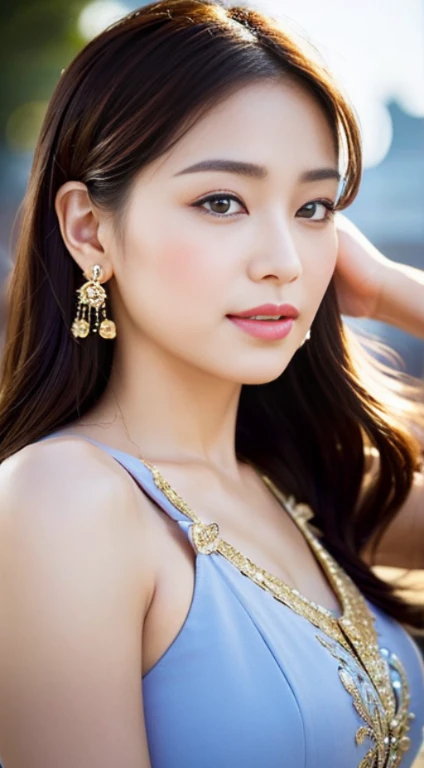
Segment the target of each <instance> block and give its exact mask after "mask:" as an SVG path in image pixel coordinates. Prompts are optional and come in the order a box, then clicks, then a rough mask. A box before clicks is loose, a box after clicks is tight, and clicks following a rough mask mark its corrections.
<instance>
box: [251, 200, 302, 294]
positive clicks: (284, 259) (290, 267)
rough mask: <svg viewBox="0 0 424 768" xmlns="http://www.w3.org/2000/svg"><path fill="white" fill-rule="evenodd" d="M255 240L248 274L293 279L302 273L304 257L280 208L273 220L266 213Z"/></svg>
mask: <svg viewBox="0 0 424 768" xmlns="http://www.w3.org/2000/svg"><path fill="white" fill-rule="evenodd" d="M254 242H255V245H254V255H253V256H252V258H251V259H250V261H249V277H250V278H251V279H252V280H255V281H257V282H258V281H262V280H263V279H267V280H274V281H277V282H279V283H292V282H294V281H295V280H297V279H298V278H299V277H300V275H301V274H302V261H301V259H300V256H299V249H298V247H297V246H296V243H295V241H294V238H293V233H292V231H291V229H290V223H289V221H288V220H287V218H286V217H282V216H281V210H280V213H279V214H278V215H275V216H274V217H273V218H272V220H271V217H267V220H266V221H264V222H263V223H262V224H261V231H260V232H259V230H258V231H257V233H256V234H255V241H254Z"/></svg>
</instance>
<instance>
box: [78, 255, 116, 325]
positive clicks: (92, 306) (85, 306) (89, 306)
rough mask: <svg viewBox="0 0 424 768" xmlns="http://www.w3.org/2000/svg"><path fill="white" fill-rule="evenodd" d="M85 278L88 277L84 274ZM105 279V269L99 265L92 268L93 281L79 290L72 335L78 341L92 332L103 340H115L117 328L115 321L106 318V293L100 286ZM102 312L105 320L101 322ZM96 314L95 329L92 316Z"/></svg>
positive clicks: (89, 281)
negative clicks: (103, 278)
mask: <svg viewBox="0 0 424 768" xmlns="http://www.w3.org/2000/svg"><path fill="white" fill-rule="evenodd" d="M84 277H88V275H87V274H86V273H85V272H84ZM102 277H103V269H102V267H101V266H100V265H99V264H95V265H94V267H92V268H91V279H90V280H88V281H87V282H86V283H84V285H82V286H81V288H78V290H77V294H78V307H77V314H76V317H75V320H74V322H73V323H72V328H71V330H72V333H73V335H74V337H75V338H76V339H78V338H80V339H85V337H86V336H88V334H89V333H90V331H91V330H92V332H93V333H99V335H100V336H101V337H102V338H103V339H114V338H115V336H116V326H115V323H114V322H113V320H109V319H108V317H107V316H106V307H105V304H106V298H107V297H106V291H105V289H104V288H103V287H102V286H101V285H100V280H101V279H102ZM100 310H101V311H102V317H103V320H102V321H101V322H100ZM93 313H94V317H95V320H94V327H93V328H92V327H91V323H92V314H93Z"/></svg>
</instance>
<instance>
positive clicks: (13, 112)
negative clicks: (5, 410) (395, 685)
mask: <svg viewBox="0 0 424 768" xmlns="http://www.w3.org/2000/svg"><path fill="white" fill-rule="evenodd" d="M145 4H146V3H143V2H140V0H138V1H137V2H133V1H132V0H125V1H124V0H119V2H112V1H108V0H96V1H95V2H87V0H74V2H69V0H14V1H13V3H8V4H7V5H5V7H3V8H2V23H1V33H0V34H1V40H0V42H1V45H0V72H1V73H2V79H1V82H0V346H1V340H2V332H3V330H4V323H5V317H6V307H5V300H4V299H5V295H4V290H5V286H6V279H7V274H8V271H9V269H10V265H11V263H12V259H13V246H12V243H11V230H12V224H13V221H14V217H15V215H16V213H17V209H18V206H19V204H20V202H21V200H22V197H23V194H24V191H25V187H26V183H27V179H28V174H29V170H30V165H31V160H32V153H33V149H34V145H35V142H36V139H37V135H38V132H39V128H40V124H41V120H42V118H43V115H44V112H45V109H46V105H47V102H48V100H49V97H50V95H51V94H52V91H53V89H54V87H55V85H56V83H57V81H58V79H59V77H60V74H61V70H62V69H63V68H65V67H66V66H67V64H68V63H69V62H70V60H71V59H72V58H73V57H74V56H75V55H76V53H77V52H78V51H79V49H80V48H81V47H82V46H83V45H85V43H87V42H88V41H89V40H90V39H91V38H92V37H94V36H95V35H96V34H98V33H99V32H101V30H102V29H104V28H105V27H106V26H108V25H109V24H111V23H112V22H115V21H117V20H118V19H119V18H121V17H122V16H124V15H125V14H126V13H128V12H129V11H131V10H134V9H136V8H138V7H140V6H141V5H145ZM224 4H225V5H227V4H228V5H230V4H231V5H233V4H235V3H233V2H231V3H230V2H229V3H227V2H224ZM239 4H240V5H250V3H248V2H240V3H239ZM251 4H252V5H253V6H254V7H256V8H258V9H261V10H262V9H263V10H265V11H267V12H268V13H270V14H271V15H272V16H274V17H276V18H278V19H281V21H283V22H284V23H285V24H287V26H288V27H289V28H290V29H291V30H292V31H293V32H295V33H297V34H298V35H300V36H302V37H304V38H306V39H307V40H308V42H309V43H312V45H313V46H314V47H315V49H316V50H317V52H318V54H319V55H320V56H321V57H322V58H323V59H324V60H325V62H326V63H327V65H328V66H329V67H330V68H331V69H332V71H333V72H334V74H335V76H336V79H337V80H338V82H339V84H340V85H341V87H342V88H343V90H344V91H345V93H346V94H347V95H348V97H349V99H350V100H351V102H352V104H353V106H354V109H355V111H356V114H357V117H358V119H359V122H360V125H361V128H362V136H363V148H364V161H365V169H364V174H363V181H362V186H361V189H360V192H359V195H358V197H357V199H356V200H355V202H354V203H353V204H352V206H351V207H350V208H349V209H348V210H347V211H346V214H347V215H348V217H349V218H351V219H352V221H354V223H355V224H357V225H358V226H359V228H360V229H361V230H362V231H363V232H364V233H365V235H366V236H367V237H369V238H370V239H371V240H372V242H373V243H374V244H375V245H376V246H377V248H379V249H380V250H381V251H382V252H383V253H384V254H385V255H387V256H388V257H389V258H391V259H393V260H395V261H399V262H403V263H405V264H411V265H413V266H416V267H419V268H421V269H424V0H403V2H402V3H400V2H399V0H355V2H351V1H350V0H343V1H341V0H320V2H316V0H301V1H300V2H299V0H255V2H254V3H251ZM345 320H346V322H347V323H348V324H349V325H351V326H352V327H353V328H358V329H360V330H363V331H365V332H367V333H370V334H372V335H374V336H376V337H377V338H378V339H379V340H381V341H383V342H384V343H387V344H389V345H390V346H391V347H392V348H393V349H395V350H396V352H397V353H398V354H399V355H400V358H401V360H402V361H403V363H402V365H403V367H404V370H405V371H407V372H408V373H411V374H413V375H415V376H418V377H421V378H424V342H423V341H422V340H420V339H418V338H417V337H414V336H412V335H409V334H406V333H403V332H402V331H399V330H397V329H395V328H392V327H390V326H388V325H385V324H383V323H377V322H376V321H372V320H363V319H359V320H353V319H349V318H345ZM379 570H380V569H379ZM381 570H386V569H381ZM386 575H387V577H389V576H390V577H393V578H395V577H396V578H400V577H402V574H401V573H398V572H391V573H390V574H389V572H388V571H387V573H386ZM420 575H421V574H419V573H416V575H415V576H414V578H417V577H420ZM423 594H424V593H423Z"/></svg>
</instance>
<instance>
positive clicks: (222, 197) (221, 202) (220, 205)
mask: <svg viewBox="0 0 424 768" xmlns="http://www.w3.org/2000/svg"><path fill="white" fill-rule="evenodd" d="M229 201H234V202H236V203H239V204H240V205H241V206H243V203H242V202H241V200H239V199H238V197H236V196H235V195H228V194H224V193H223V192H222V193H217V194H215V195H208V197H204V198H202V200H198V201H197V203H193V208H200V209H201V210H202V211H203V213H206V214H207V215H209V216H218V218H221V219H223V218H224V219H229V218H231V216H235V215H236V214H237V213H240V211H235V212H233V213H231V214H230V215H229V216H227V215H226V214H227V213H228V202H229ZM206 203H210V204H211V205H213V206H214V207H215V208H217V209H218V210H215V211H214V210H207V209H205V208H203V206H204V205H205V204H206ZM243 208H244V206H243ZM245 210H246V209H245Z"/></svg>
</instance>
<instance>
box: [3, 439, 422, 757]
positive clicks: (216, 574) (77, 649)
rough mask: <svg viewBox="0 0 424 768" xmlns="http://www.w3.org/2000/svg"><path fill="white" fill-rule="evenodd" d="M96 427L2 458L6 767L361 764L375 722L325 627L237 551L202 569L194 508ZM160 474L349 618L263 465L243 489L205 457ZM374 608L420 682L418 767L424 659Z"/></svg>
mask: <svg viewBox="0 0 424 768" xmlns="http://www.w3.org/2000/svg"><path fill="white" fill-rule="evenodd" d="M85 432H86V430H85V429H83V428H81V429H80V435H81V437H79V436H78V435H79V430H78V427H77V426H75V425H74V426H73V428H70V429H68V430H63V431H62V432H58V433H57V435H56V436H55V439H47V440H46V441H41V442H40V443H36V444H34V445H31V446H28V447H27V448H25V449H23V450H22V451H21V452H19V453H18V454H16V455H15V456H14V457H11V458H10V459H9V460H7V461H6V462H5V463H4V465H3V466H2V472H1V482H2V488H1V490H2V499H3V509H4V510H7V511H8V515H7V516H6V515H4V514H3V516H2V518H1V528H2V530H1V534H2V535H1V536H0V542H1V544H0V555H1V562H2V563H3V574H4V576H5V580H6V583H12V584H13V590H10V589H9V590H6V591H5V593H4V594H5V597H6V600H5V601H3V603H2V607H1V626H2V641H1V642H2V646H1V647H2V654H1V659H2V664H0V670H1V672H0V677H1V679H2V683H3V686H2V695H1V698H0V702H1V707H2V718H1V720H0V722H1V723H2V724H3V725H2V726H0V740H1V743H2V752H3V759H4V760H6V763H5V765H6V768H7V766H8V765H10V766H12V768H14V767H15V766H17V767H18V766H20V765H23V766H26V765H27V764H28V765H29V764H30V761H32V763H31V764H32V765H35V766H38V765H39V766H40V768H41V766H43V768H47V766H50V765H51V766H53V765H57V764H58V763H59V762H60V764H61V765H62V766H64V768H65V766H66V765H68V764H69V765H70V766H71V765H75V764H78V765H81V766H84V765H90V766H94V765H99V766H100V765H101V766H106V765H110V766H113V765H122V766H125V768H126V767H127V766H128V768H131V767H132V766H134V767H135V766H146V768H148V767H149V766H150V765H152V766H155V768H156V767H157V768H162V766H163V768H168V767H169V768H171V766H174V765H175V766H179V765H181V764H184V765H187V766H189V765H190V766H191V765H192V766H193V768H194V766H197V765H199V764H200V761H201V764H202V765H204V766H209V765H210V766H211V767H212V766H213V765H216V764H217V762H219V763H220V764H221V765H223V766H227V765H228V766H232V765H234V764H237V761H238V760H240V764H243V765H245V766H252V768H253V766H255V765H257V764H258V760H259V759H260V756H262V759H263V760H264V764H265V765H267V766H268V768H271V767H272V768H273V766H278V765H280V764H281V760H282V759H283V758H284V759H285V760H288V761H289V762H290V765H296V766H297V765H305V766H311V768H312V766H317V765H322V766H324V765H325V766H328V765H329V764H330V763H329V762H328V761H329V760H330V759H331V760H332V761H333V762H332V763H331V765H334V766H336V765H339V764H340V763H339V762H338V761H339V760H340V759H341V756H343V760H344V762H343V765H344V766H345V767H346V768H350V766H352V768H357V766H358V765H359V758H360V757H363V756H364V754H365V752H366V750H367V749H369V747H370V743H368V742H367V741H365V743H364V745H362V746H361V747H358V746H357V745H355V743H354V736H355V733H356V730H357V729H358V728H359V727H360V726H361V724H362V725H363V721H361V718H360V717H359V715H358V714H357V713H356V712H355V709H354V706H353V702H352V701H351V699H350V697H349V696H348V694H347V693H346V691H345V690H344V688H343V686H342V685H341V683H340V681H339V680H338V676H337V673H336V668H337V665H336V662H335V660H334V659H332V657H331V656H329V655H328V652H327V651H324V652H323V651H322V650H321V651H320V649H319V646H318V645H317V642H316V639H315V638H314V636H315V637H316V630H315V627H314V626H313V625H312V624H310V623H309V622H308V621H307V620H305V619H304V618H303V617H300V618H299V616H297V615H296V614H295V613H294V612H292V611H291V610H290V609H287V608H286V607H285V606H284V605H282V604H281V603H279V602H275V601H272V599H271V600H269V597H270V596H269V595H267V594H266V593H265V592H263V591H262V589H260V588H259V587H257V586H256V585H254V584H252V583H249V579H246V578H245V577H244V576H242V575H241V574H239V573H238V571H237V570H236V569H234V568H232V567H230V568H228V563H226V561H225V560H224V558H222V557H221V556H220V555H216V556H214V557H215V560H214V561H213V562H212V560H213V558H212V557H211V556H209V557H207V556H204V555H197V564H196V556H195V552H194V550H193V546H192V545H191V544H190V539H189V537H188V535H187V532H188V527H187V526H186V525H181V524H180V525H177V524H176V523H175V521H176V520H184V515H182V514H181V512H178V510H177V509H176V508H175V507H174V508H172V506H170V505H168V506H167V503H166V497H165V496H163V495H161V494H159V495H158V494H157V491H156V496H155V488H154V484H153V482H152V481H151V478H150V477H149V472H148V470H146V468H145V467H143V466H142V464H141V462H140V461H138V460H137V459H136V458H135V457H132V456H130V455H129V454H127V453H125V452H123V451H121V450H119V449H116V448H115V449H114V448H108V447H107V446H105V445H103V446H102V444H101V443H99V444H98V445H96V444H95V442H94V444H92V443H91V442H89V440H90V438H89V440H87V439H81V438H82V437H83V436H84V433H85ZM101 447H103V449H105V448H106V449H107V450H106V451H105V450H101ZM160 469H161V472H163V474H164V476H165V477H166V479H167V480H168V481H169V482H170V484H171V486H173V487H174V488H176V489H178V492H179V494H180V495H181V496H182V497H183V498H184V500H185V501H186V502H187V503H188V504H189V507H190V508H191V509H194V510H197V512H198V513H199V516H200V517H201V519H202V520H203V521H205V522H208V523H209V522H211V521H215V522H217V523H218V525H219V528H220V533H221V535H222V537H223V538H224V539H225V540H226V541H229V542H230V543H231V544H232V545H233V546H236V547H237V549H238V550H240V551H241V552H242V553H243V554H244V555H246V556H247V557H249V558H250V559H251V560H252V561H253V562H254V563H256V564H258V565H260V566H261V567H262V568H264V569H266V570H267V571H269V572H270V573H272V574H273V575H274V576H276V577H277V578H279V579H281V580H282V581H283V582H284V583H285V584H288V585H290V586H292V587H296V588H297V589H298V590H299V592H300V593H301V594H302V595H304V596H305V597H307V598H308V599H310V600H312V601H314V602H316V603H318V604H319V605H321V606H323V607H324V608H327V609H329V610H330V611H331V612H332V613H334V614H335V615H336V616H338V615H340V614H341V605H340V601H339V598H338V597H337V595H336V594H335V592H334V589H333V588H332V587H331V586H330V584H329V581H328V578H327V577H326V574H325V572H324V571H323V569H322V568H321V567H320V565H319V563H318V562H317V559H316V557H315V556H314V554H313V553H312V552H311V549H310V547H309V546H308V544H307V542H306V541H305V538H304V536H303V534H302V533H301V532H300V531H299V529H298V527H297V525H296V524H295V523H294V522H293V520H292V519H291V518H290V515H288V514H282V512H283V510H282V507H281V504H280V503H279V502H278V500H277V499H276V498H275V497H274V496H273V495H272V494H270V493H269V490H268V489H267V488H266V486H265V485H264V483H263V482H262V481H261V479H260V478H259V476H258V475H257V474H256V472H255V471H253V470H252V468H251V467H248V466H244V467H243V466H241V471H242V472H243V487H242V488H241V489H240V488H238V489H235V488H231V487H230V484H229V483H228V480H226V478H224V477H221V478H219V477H217V476H214V475H213V473H212V472H209V473H205V471H204V470H201V469H199V468H197V469H196V468H195V467H186V468H185V469H184V470H182V469H181V468H179V467H177V466H175V465H174V466H172V465H169V464H168V465H167V466H165V465H161V467H160ZM134 480H135V481H136V482H134ZM218 483H219V484H220V485H221V488H220V489H218V487H217V486H218ZM17 487H19V491H18V492H17ZM34 487H36V488H37V494H36V496H34ZM141 491H144V492H141ZM164 511H165V512H166V513H167V514H163V513H164ZM368 605H369V607H370V609H371V611H372V613H373V615H374V616H375V617H376V620H377V629H378V632H379V642H380V646H381V647H383V648H388V650H389V651H390V652H391V653H396V654H397V655H398V656H399V657H400V659H401V662H402V664H403V666H404V668H405V669H406V672H407V675H408V686H409V689H410V694H411V699H412V701H411V706H410V710H411V711H412V712H413V713H414V716H415V720H414V721H413V722H412V727H411V730H410V732H409V736H410V738H411V742H412V743H411V746H410V748H409V750H408V751H407V752H406V753H405V757H404V761H403V762H402V763H401V765H402V767H403V766H409V765H412V760H413V758H414V756H415V754H416V752H417V750H418V747H419V744H420V743H421V739H422V729H423V726H424V666H423V664H422V662H421V661H420V658H419V654H418V649H417V648H416V646H415V645H414V644H413V642H412V640H411V638H410V637H409V636H408V634H407V633H406V632H405V630H404V629H402V628H401V627H400V625H398V624H397V623H396V622H394V621H391V620H390V619H389V618H388V617H387V616H385V615H384V613H383V612H382V611H379V610H378V609H377V607H376V606H373V605H372V604H371V603H369V604H368ZM29 606H32V610H31V611H30V610H29ZM100 638H101V640H100ZM339 650H340V653H341V656H342V655H343V650H342V649H339ZM341 656H340V655H339V657H336V658H337V659H338V662H340V659H341ZM346 658H347V657H346V655H345V660H346ZM276 663H277V666H276ZM350 664H351V669H353V661H352V659H350ZM277 669H278V672H277ZM348 669H349V666H348ZM248 670H250V671H248ZM324 681H325V685H324V689H323V693H324V695H323V696H322V695H321V694H319V689H320V684H321V683H323V682H324ZM65 690H66V697H65V696H64V695H63V693H64V691H65ZM6 692H7V696H6ZM253 692H254V697H253V698H252V695H253ZM234 697H235V699H234V701H233V698H234ZM253 702H256V704H257V706H258V711H257V712H256V713H255V710H254V709H252V706H253ZM329 717H330V718H334V719H335V720H336V719H337V723H338V731H337V733H338V736H337V739H336V741H334V740H333V735H334V723H333V722H332V720H331V719H329ZM252 718H253V719H252ZM274 720H275V722H274ZM53 721H54V727H52V722H53ZM224 723H225V724H226V726H225V727H224ZM70 724H71V725H70ZM190 729H192V734H191V736H190V737H189V738H188V731H189V730H190ZM18 734H19V738H18ZM9 760H10V762H9ZM26 761H28V762H26Z"/></svg>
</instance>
